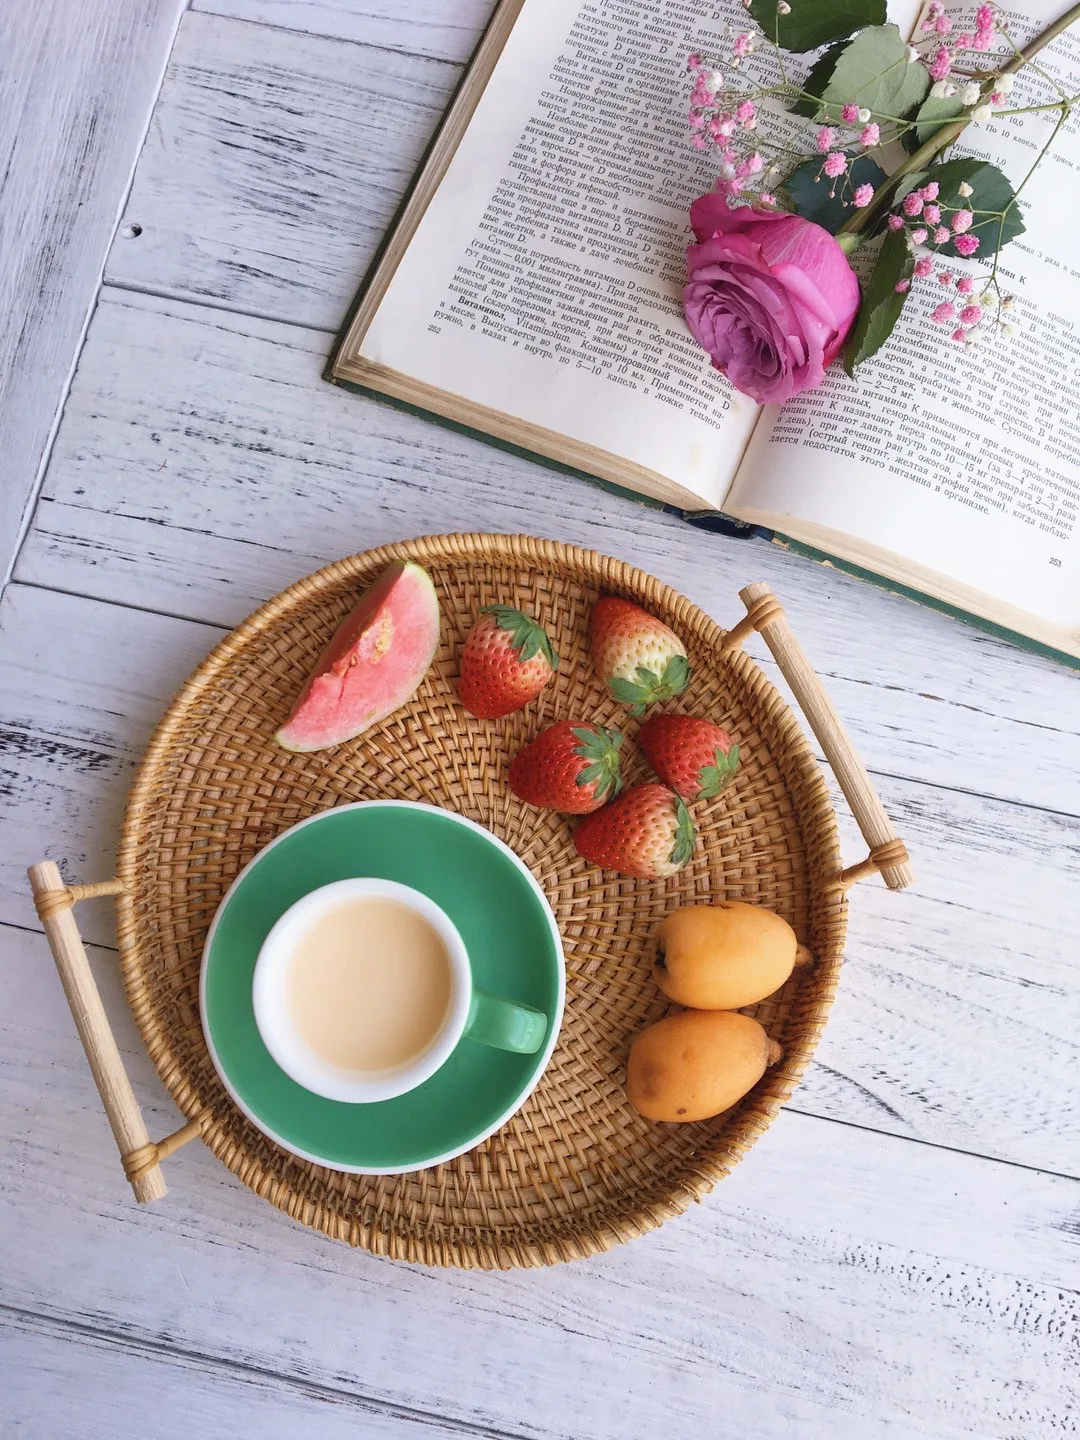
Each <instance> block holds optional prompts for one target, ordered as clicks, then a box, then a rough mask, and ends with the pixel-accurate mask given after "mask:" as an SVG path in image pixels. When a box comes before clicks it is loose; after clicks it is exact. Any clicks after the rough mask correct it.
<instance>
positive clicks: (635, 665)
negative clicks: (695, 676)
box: [591, 595, 690, 715]
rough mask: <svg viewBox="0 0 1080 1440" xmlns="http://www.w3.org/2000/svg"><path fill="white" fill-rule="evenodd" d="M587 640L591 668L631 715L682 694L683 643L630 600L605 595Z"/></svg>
mask: <svg viewBox="0 0 1080 1440" xmlns="http://www.w3.org/2000/svg"><path fill="white" fill-rule="evenodd" d="M591 645H592V659H593V664H594V665H595V667H596V673H597V674H598V675H599V676H600V679H601V680H603V682H604V684H605V685H606V686H607V687H608V689H609V690H610V691H611V693H612V695H614V696H615V699H616V700H621V701H622V702H623V704H624V705H632V706H633V709H634V714H635V715H641V714H643V713H644V710H645V707H646V705H653V704H655V703H656V702H657V701H659V700H671V699H673V698H674V697H675V696H676V695H681V694H682V692H683V691H684V690H685V689H686V687H687V685H688V683H689V681H690V662H689V661H688V660H687V658H686V647H685V646H684V645H683V643H682V641H681V640H680V639H679V637H678V636H677V635H676V634H675V632H674V630H669V629H668V627H667V626H666V625H665V624H664V623H663V621H661V620H657V618H656V616H655V615H650V614H649V613H648V611H647V610H642V609H641V607H640V606H639V605H632V604H631V603H630V601H629V600H619V599H617V598H616V597H615V596H614V595H605V596H604V597H603V599H601V600H598V601H597V602H596V604H595V605H594V606H593V612H592V633H591Z"/></svg>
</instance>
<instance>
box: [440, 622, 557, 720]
mask: <svg viewBox="0 0 1080 1440" xmlns="http://www.w3.org/2000/svg"><path fill="white" fill-rule="evenodd" d="M558 663H559V657H558V656H557V655H556V654H555V652H554V650H552V648H551V641H550V640H549V639H548V637H547V631H546V630H545V629H544V628H543V627H542V626H540V625H538V624H537V623H536V621H535V620H534V619H533V618H532V616H530V615H525V614H523V613H522V612H521V611H520V610H513V609H511V607H510V606H509V605H485V606H484V609H483V611H482V612H481V614H480V618H479V619H478V620H477V622H476V624H475V625H474V626H473V628H472V629H471V630H470V631H469V634H468V638H467V639H466V641H465V648H464V649H463V650H462V652H461V675H460V677H459V679H458V695H459V696H460V697H461V703H462V705H464V706H465V709H466V710H468V711H469V713H470V714H472V715H476V716H477V717H478V718H479V719H481V720H494V719H496V718H497V717H498V716H500V715H509V714H510V712H511V711H512V710H520V709H521V707H522V706H523V705H527V704H528V703H529V701H530V700H535V699H536V697H537V695H539V694H540V691H541V690H543V688H544V686H545V685H546V684H547V683H548V681H549V680H550V679H551V677H552V676H553V675H554V674H555V667H556V666H557V665H558Z"/></svg>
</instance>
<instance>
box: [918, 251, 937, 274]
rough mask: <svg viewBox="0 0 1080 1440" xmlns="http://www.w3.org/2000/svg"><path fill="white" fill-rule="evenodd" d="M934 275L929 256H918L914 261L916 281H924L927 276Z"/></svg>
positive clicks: (932, 263) (932, 264)
mask: <svg viewBox="0 0 1080 1440" xmlns="http://www.w3.org/2000/svg"><path fill="white" fill-rule="evenodd" d="M933 273H934V262H933V260H931V259H930V256H929V255H920V256H919V258H918V260H916V261H915V276H916V279H918V280H925V279H926V277H927V276H928V275H932V274H933Z"/></svg>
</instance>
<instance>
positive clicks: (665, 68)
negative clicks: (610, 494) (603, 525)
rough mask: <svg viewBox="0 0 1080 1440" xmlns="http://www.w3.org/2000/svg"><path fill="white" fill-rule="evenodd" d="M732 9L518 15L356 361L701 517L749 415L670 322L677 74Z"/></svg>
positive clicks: (687, 173)
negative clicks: (641, 476) (686, 504)
mask: <svg viewBox="0 0 1080 1440" xmlns="http://www.w3.org/2000/svg"><path fill="white" fill-rule="evenodd" d="M728 21H731V22H733V23H735V24H736V25H737V26H738V27H739V28H745V25H746V14H745V11H744V10H743V9H742V7H741V6H740V5H739V4H738V0H725V3H723V4H720V5H710V6H708V7H702V6H701V5H700V4H698V3H697V0H650V3H649V5H648V6H644V7H643V6H642V5H641V4H639V3H638V0H589V3H583V0H525V3H524V5H523V7H522V9H521V13H520V15H519V17H518V19H517V22H516V24H515V26H514V29H513V31H512V33H511V35H510V37H509V39H508V40H507V42H506V45H505V47H504V49H503V52H502V55H501V57H500V59H499V61H498V64H497V66H496V69H495V72H494V74H493V76H492V78H491V80H490V81H489V83H488V85H487V88H486V89H485V91H484V94H483V96H482V98H481V99H480V101H479V105H478V107H477V109H476V112H475V114H474V116H473V118H472V121H471V123H470V125H469V128H468V130H467V131H466V133H465V135H464V137H463V139H462V141H461V143H460V145H459V146H458V149H457V151H456V153H455V155H454V158H453V159H452V161H451V162H450V165H449V168H448V170H447V172H446V175H445V177H444V178H443V180H442V183H441V184H440V186H439V188H438V190H437V191H436V193H435V195H434V197H433V198H432V199H431V201H430V204H429V205H428V208H427V211H426V213H425V214H424V217H423V219H422V220H421V222H420V225H419V228H418V229H417V231H416V234H415V235H414V237H413V239H412V241H411V243H410V244H409V247H408V249H407V250H406V252H405V255H404V257H403V259H402V260H401V262H400V264H399V265H398V268H397V271H396V272H395V274H394V277H393V279H392V281H391V283H390V286H389V289H388V290H387V292H386V294H385V296H384V298H383V300H382V302H381V304H380V305H379V308H378V310H377V312H376V314H375V317H374V319H373V321H372V323H371V325H370V328H369V329H368V331H367V333H366V335H365V337H364V339H363V343H362V346H361V358H362V359H363V360H366V361H372V362H375V363H377V364H379V365H382V366H385V367H387V368H388V369H390V370H393V371H397V372H400V373H402V374H405V375H408V376H411V377H415V378H416V379H417V380H420V381H422V382H424V383H425V384H427V385H430V386H433V387H435V388H436V389H439V390H442V391H446V392H451V393H452V394H453V395H454V396H461V397H464V398H465V399H466V400H469V401H473V402H475V403H476V404H479V405H482V406H485V407H488V408H490V409H492V410H497V411H501V412H503V413H504V414H507V415H511V416H517V417H520V418H521V419H522V420H524V421H526V422H528V423H530V424H533V425H537V426H541V427H544V428H545V429H547V430H549V431H552V432H555V433H556V434H557V435H562V436H568V437H571V438H572V439H575V440H578V441H582V442H584V443H585V444H588V445H591V446H595V447H597V448H599V449H600V450H604V451H608V452H611V453H613V454H616V455H618V456H620V457H623V458H625V459H627V460H629V461H632V462H634V463H635V464H637V465H640V466H643V467H646V468H647V469H648V470H651V471H655V472H657V473H658V474H659V475H661V476H664V477H667V478H668V479H670V480H671V481H673V482H674V483H675V484H676V485H678V486H680V487H682V488H683V489H684V490H688V491H690V492H692V494H691V497H690V498H691V499H693V497H700V500H701V508H710V507H712V508H719V506H720V505H721V503H722V501H723V498H724V496H725V494H726V492H727V489H728V487H729V485H730V482H731V480H732V478H733V476H734V473H735V470H736V467H737V465H738V461H739V459H740V457H741V455H742V453H743V450H744V448H745V446H746V443H747V441H748V439H749V436H750V432H751V430H752V428H753V425H754V422H755V420H756V418H757V414H758V413H759V412H758V407H757V406H756V405H754V404H753V402H752V401H750V400H748V399H747V398H746V397H745V396H742V395H740V394H738V393H737V392H735V391H734V390H732V388H731V386H730V385H728V383H727V381H726V380H725V379H724V378H723V377H722V376H721V375H719V374H718V373H717V372H716V371H715V370H713V369H712V368H711V367H710V365H709V361H708V359H707V357H705V356H704V355H703V354H702V352H701V350H700V349H699V348H698V346H697V345H696V344H695V342H694V341H693V339H692V338H691V336H690V333H689V331H688V330H687V328H686V324H685V321H684V319H683V315H682V303H681V294H682V287H683V284H684V282H685V278H686V245H687V242H688V240H689V239H690V238H691V236H690V229H689V221H688V214H687V212H688V209H689V206H690V203H691V201H692V200H693V199H695V198H696V196H697V195H699V194H700V193H702V192H703V191H705V190H708V189H711V188H712V185H713V183H714V181H715V178H716V162H715V160H714V159H712V158H711V157H709V156H708V155H699V154H698V152H696V151H695V150H694V149H693V148H692V147H691V144H690V138H689V131H688V127H687V123H686V115H687V109H688V104H689V88H690V87H689V81H688V79H687V75H686V56H687V54H688V53H689V52H690V51H691V50H693V49H699V48H700V49H705V50H707V49H708V48H709V47H710V45H712V46H713V47H714V48H716V49H718V50H719V49H720V48H721V43H722V42H721V38H720V32H721V31H722V30H723V27H724V24H725V23H726V22H728Z"/></svg>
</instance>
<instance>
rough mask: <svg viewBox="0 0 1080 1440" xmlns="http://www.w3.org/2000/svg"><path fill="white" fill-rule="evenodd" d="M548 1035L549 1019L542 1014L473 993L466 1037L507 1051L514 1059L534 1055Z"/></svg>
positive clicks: (525, 1007) (478, 991) (480, 991)
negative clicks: (515, 1056)
mask: <svg viewBox="0 0 1080 1440" xmlns="http://www.w3.org/2000/svg"><path fill="white" fill-rule="evenodd" d="M547 1032H548V1017H547V1016H546V1015H545V1014H544V1013H543V1011H542V1010H533V1009H532V1008H531V1007H530V1006H528V1005H518V1004H517V1003H516V1002H515V1001H513V1000H501V999H499V997H498V996H497V995H485V994H484V992H483V991H482V990H474V991H473V997H472V1004H471V1005H470V1007H469V1018H468V1020H467V1021H466V1022H465V1034H466V1036H467V1037H468V1039H470V1040H475V1041H477V1043H478V1044H480V1045H490V1046H491V1048H492V1049H493V1050H510V1051H512V1052H513V1054H515V1055H535V1054H536V1052H537V1050H539V1049H540V1047H541V1046H542V1045H543V1043H544V1040H545V1039H546V1037H547Z"/></svg>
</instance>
